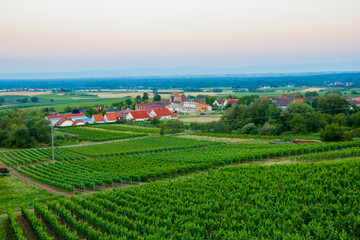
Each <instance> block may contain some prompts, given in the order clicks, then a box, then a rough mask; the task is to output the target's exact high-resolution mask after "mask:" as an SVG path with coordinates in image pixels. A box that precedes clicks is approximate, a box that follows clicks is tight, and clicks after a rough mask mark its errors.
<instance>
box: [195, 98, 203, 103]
mask: <svg viewBox="0 0 360 240" xmlns="http://www.w3.org/2000/svg"><path fill="white" fill-rule="evenodd" d="M195 102H197V103H203V104H205V101H204V99H202V98H197V99H196V100H195Z"/></svg>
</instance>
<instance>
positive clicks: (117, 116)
mask: <svg viewBox="0 0 360 240" xmlns="http://www.w3.org/2000/svg"><path fill="white" fill-rule="evenodd" d="M113 114H114V115H115V117H116V118H123V117H125V115H124V114H122V113H121V112H113Z"/></svg>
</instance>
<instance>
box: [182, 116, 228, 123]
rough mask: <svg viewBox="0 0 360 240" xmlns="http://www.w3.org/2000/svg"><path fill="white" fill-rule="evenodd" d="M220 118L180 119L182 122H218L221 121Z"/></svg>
mask: <svg viewBox="0 0 360 240" xmlns="http://www.w3.org/2000/svg"><path fill="white" fill-rule="evenodd" d="M220 119H221V118H219V117H194V118H180V121H182V122H202V123H206V122H217V121H220Z"/></svg>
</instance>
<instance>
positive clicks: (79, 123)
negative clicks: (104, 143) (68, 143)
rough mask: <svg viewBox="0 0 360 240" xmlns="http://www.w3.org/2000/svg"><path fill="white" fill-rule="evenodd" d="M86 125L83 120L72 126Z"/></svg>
mask: <svg viewBox="0 0 360 240" xmlns="http://www.w3.org/2000/svg"><path fill="white" fill-rule="evenodd" d="M82 125H85V122H84V121H83V120H76V121H75V122H74V123H73V124H72V126H82Z"/></svg>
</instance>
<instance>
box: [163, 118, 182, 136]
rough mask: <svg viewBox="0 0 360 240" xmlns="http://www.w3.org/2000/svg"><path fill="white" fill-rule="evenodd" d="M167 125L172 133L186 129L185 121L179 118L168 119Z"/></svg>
mask: <svg viewBox="0 0 360 240" xmlns="http://www.w3.org/2000/svg"><path fill="white" fill-rule="evenodd" d="M165 127H166V129H167V130H169V132H170V133H178V132H184V131H185V125H184V123H183V122H182V121H180V120H178V119H176V120H169V121H167V122H166V124H165Z"/></svg>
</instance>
